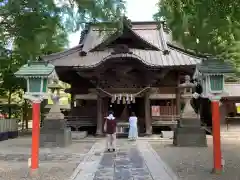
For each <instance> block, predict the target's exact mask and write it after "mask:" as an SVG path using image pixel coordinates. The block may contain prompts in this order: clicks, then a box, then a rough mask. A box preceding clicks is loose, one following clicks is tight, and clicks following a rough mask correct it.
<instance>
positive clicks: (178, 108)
mask: <svg viewBox="0 0 240 180" xmlns="http://www.w3.org/2000/svg"><path fill="white" fill-rule="evenodd" d="M179 85H180V75H179V73H177V87H176V89H175V93H176V115H177V116H179V115H180V114H181V96H180V89H179V88H178V87H179Z"/></svg>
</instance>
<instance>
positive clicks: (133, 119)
mask: <svg viewBox="0 0 240 180" xmlns="http://www.w3.org/2000/svg"><path fill="white" fill-rule="evenodd" d="M137 121H138V118H137V116H136V115H135V113H134V112H132V114H131V116H130V117H129V132H128V139H129V140H136V139H137V137H138V127H137Z"/></svg>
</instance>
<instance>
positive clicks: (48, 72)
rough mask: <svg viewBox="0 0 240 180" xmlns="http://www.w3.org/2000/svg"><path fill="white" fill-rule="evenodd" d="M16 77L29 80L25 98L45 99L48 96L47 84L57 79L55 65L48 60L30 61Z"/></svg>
mask: <svg viewBox="0 0 240 180" xmlns="http://www.w3.org/2000/svg"><path fill="white" fill-rule="evenodd" d="M15 76H16V77H19V78H24V79H26V80H27V91H26V92H25V94H24V98H25V99H29V100H34V99H41V100H42V99H44V98H47V97H48V93H47V85H48V81H49V80H50V79H57V78H58V77H57V74H56V72H55V67H54V66H53V65H52V64H49V63H47V62H42V61H38V62H30V61H29V62H28V63H27V64H25V65H23V66H22V67H21V68H20V69H19V70H18V71H17V72H16V73H15Z"/></svg>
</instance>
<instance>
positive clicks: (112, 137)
mask: <svg viewBox="0 0 240 180" xmlns="http://www.w3.org/2000/svg"><path fill="white" fill-rule="evenodd" d="M105 118H106V119H108V120H115V117H114V116H113V115H112V114H109V115H108V116H107V117H105ZM106 130H107V123H105V124H104V131H106ZM116 139H117V138H116V133H114V134H107V139H106V147H107V149H111V148H112V149H116Z"/></svg>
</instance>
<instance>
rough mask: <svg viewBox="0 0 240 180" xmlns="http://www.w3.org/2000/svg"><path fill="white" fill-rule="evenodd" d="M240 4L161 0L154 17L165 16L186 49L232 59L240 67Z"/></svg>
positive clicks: (223, 1) (174, 34) (175, 37)
mask: <svg viewBox="0 0 240 180" xmlns="http://www.w3.org/2000/svg"><path fill="white" fill-rule="evenodd" d="M239 5H240V2H238V1H225V0H215V1H204V0H161V1H159V3H158V12H157V13H156V14H155V15H154V18H155V19H156V20H158V21H160V20H161V19H163V18H164V19H165V20H166V22H167V25H168V26H169V28H170V29H171V31H172V35H173V38H174V40H177V41H179V42H180V43H181V44H182V45H183V46H184V47H185V48H186V49H191V50H194V51H195V52H197V53H209V54H212V55H216V56H219V57H220V58H222V59H228V60H231V61H232V62H234V63H235V65H236V66H237V67H238V66H239V65H240V63H239V57H240V54H239V53H238V52H240V51H239V50H240V46H239V42H240V41H239V40H240V31H239V28H240V19H239V17H240V9H239V8H238V7H239Z"/></svg>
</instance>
